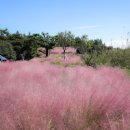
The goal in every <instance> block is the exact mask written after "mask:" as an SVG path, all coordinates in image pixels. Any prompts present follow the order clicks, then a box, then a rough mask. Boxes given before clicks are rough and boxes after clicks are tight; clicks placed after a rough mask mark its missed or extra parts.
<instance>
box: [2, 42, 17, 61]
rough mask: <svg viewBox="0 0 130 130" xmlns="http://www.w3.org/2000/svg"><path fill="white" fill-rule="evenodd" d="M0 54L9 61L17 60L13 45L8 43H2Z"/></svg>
mask: <svg viewBox="0 0 130 130" xmlns="http://www.w3.org/2000/svg"><path fill="white" fill-rule="evenodd" d="M0 54H1V55H3V56H5V57H6V58H7V59H12V60H15V59H16V53H15V51H14V50H13V47H12V45H11V44H10V43H9V42H6V41H0Z"/></svg>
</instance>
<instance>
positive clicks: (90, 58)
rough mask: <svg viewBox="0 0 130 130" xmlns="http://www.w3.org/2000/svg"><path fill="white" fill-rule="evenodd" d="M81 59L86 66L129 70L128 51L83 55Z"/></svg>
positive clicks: (129, 56)
mask: <svg viewBox="0 0 130 130" xmlns="http://www.w3.org/2000/svg"><path fill="white" fill-rule="evenodd" d="M82 58H83V59H84V61H85V63H86V65H88V66H94V67H96V66H97V65H109V66H113V67H114V66H118V67H120V68H123V69H130V49H111V50H104V51H102V52H101V53H98V52H94V53H85V54H84V55H83V56H82Z"/></svg>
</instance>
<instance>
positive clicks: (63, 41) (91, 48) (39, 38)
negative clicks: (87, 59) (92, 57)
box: [0, 29, 111, 60]
mask: <svg viewBox="0 0 130 130" xmlns="http://www.w3.org/2000/svg"><path fill="white" fill-rule="evenodd" d="M70 46H71V47H74V48H76V50H77V53H78V54H84V53H86V52H87V53H89V54H91V53H93V52H96V53H97V54H98V53H101V52H102V51H103V50H106V49H110V48H111V47H106V46H105V44H103V42H102V40H100V39H96V40H89V39H88V36H87V35H83V36H81V37H79V36H74V34H72V33H71V32H70V31H65V32H60V33H58V34H56V35H54V36H52V35H49V34H48V33H44V32H42V33H40V34H39V33H33V34H31V33H29V34H22V33H20V32H19V31H16V33H10V32H9V30H8V29H0V54H1V55H3V56H5V57H6V58H8V59H11V60H23V59H24V60H30V59H32V58H33V57H38V56H39V55H40V54H39V51H38V48H39V47H44V48H45V50H46V57H48V55H49V49H52V48H54V47H62V48H63V54H64V58H65V53H66V50H67V48H68V47H70Z"/></svg>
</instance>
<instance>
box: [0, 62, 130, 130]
mask: <svg viewBox="0 0 130 130" xmlns="http://www.w3.org/2000/svg"><path fill="white" fill-rule="evenodd" d="M0 130H130V78H129V77H128V76H127V75H126V74H125V73H124V72H123V71H122V70H120V69H118V68H112V67H99V68H96V69H94V68H91V67H81V66H77V67H65V66H57V65H53V64H48V63H46V64H45V63H43V62H32V61H30V62H12V63H0Z"/></svg>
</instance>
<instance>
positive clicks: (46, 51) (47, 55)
mask: <svg viewBox="0 0 130 130" xmlns="http://www.w3.org/2000/svg"><path fill="white" fill-rule="evenodd" d="M48 50H49V49H48V47H46V57H48V54H49V52H48Z"/></svg>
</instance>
